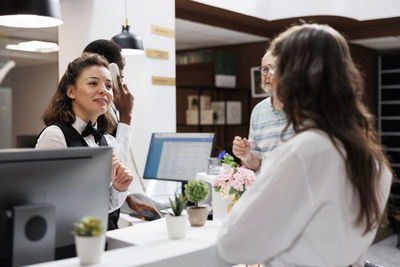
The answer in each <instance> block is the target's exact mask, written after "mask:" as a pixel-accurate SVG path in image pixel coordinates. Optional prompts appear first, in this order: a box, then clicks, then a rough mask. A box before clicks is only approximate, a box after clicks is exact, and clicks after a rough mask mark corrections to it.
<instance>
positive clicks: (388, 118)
mask: <svg viewBox="0 0 400 267" xmlns="http://www.w3.org/2000/svg"><path fill="white" fill-rule="evenodd" d="M379 120H381V121H383V120H387V121H391V120H400V116H384V117H380V118H379Z"/></svg>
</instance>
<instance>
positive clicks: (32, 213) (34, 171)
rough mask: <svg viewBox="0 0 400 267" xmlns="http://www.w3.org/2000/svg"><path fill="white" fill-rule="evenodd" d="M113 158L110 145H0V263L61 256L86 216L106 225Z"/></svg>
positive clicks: (15, 262) (34, 261)
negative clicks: (39, 147) (76, 225)
mask: <svg viewBox="0 0 400 267" xmlns="http://www.w3.org/2000/svg"><path fill="white" fill-rule="evenodd" d="M111 158H112V149H111V148H109V147H100V148H68V149H62V150H58V149H54V150H33V149H3V150H0V266H10V265H11V262H12V266H19V265H26V264H31V263H37V262H42V261H47V260H52V259H54V255H55V253H56V254H57V255H56V258H60V257H63V256H62V255H61V256H60V255H58V253H59V252H61V253H63V248H68V247H69V248H71V247H72V245H73V244H74V237H73V235H72V234H71V231H72V230H73V228H74V227H73V223H74V222H79V221H80V220H81V219H82V217H84V216H88V215H90V216H95V217H97V218H99V219H100V220H102V222H103V224H104V226H105V227H106V225H107V216H108V205H109V185H110V173H111ZM43 207H44V208H43ZM54 240H55V242H54ZM48 242H50V243H48ZM51 242H52V243H51ZM49 244H50V246H51V244H52V246H53V247H50V249H48V246H49ZM32 247H33V255H32V251H30V252H29V251H25V249H27V248H32ZM46 248H47V250H46ZM49 250H50V252H49ZM32 256H33V258H32Z"/></svg>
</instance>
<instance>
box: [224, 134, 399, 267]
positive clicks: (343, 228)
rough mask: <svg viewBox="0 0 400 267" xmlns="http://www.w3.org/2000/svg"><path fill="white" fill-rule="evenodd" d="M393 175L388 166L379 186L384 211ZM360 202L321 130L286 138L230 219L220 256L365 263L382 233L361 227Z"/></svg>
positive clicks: (276, 262)
mask: <svg viewBox="0 0 400 267" xmlns="http://www.w3.org/2000/svg"><path fill="white" fill-rule="evenodd" d="M391 179H392V175H391V174H390V172H389V170H388V169H387V168H386V167H385V168H384V170H383V171H382V174H381V177H380V180H379V188H378V192H379V195H380V206H381V209H382V210H383V208H384V206H385V204H386V201H387V198H388V195H389V191H390V185H391ZM358 210H359V200H358V198H357V195H356V193H355V192H354V191H353V189H352V186H351V184H350V182H349V180H348V178H347V175H346V171H345V165H344V161H343V159H342V157H341V156H340V154H339V152H338V151H337V150H336V148H335V147H334V146H333V144H332V142H331V141H330V139H329V138H328V136H327V135H326V134H325V133H323V132H322V131H318V130H308V131H305V132H303V133H300V134H298V135H296V136H295V137H293V138H292V139H290V140H288V141H287V142H285V143H284V144H282V145H281V146H280V147H279V148H277V149H276V150H275V151H274V152H272V153H271V154H270V155H269V157H268V159H266V160H265V162H264V163H263V167H262V169H261V171H260V175H259V176H258V177H257V180H256V182H255V183H254V184H253V186H252V187H251V188H249V190H247V191H246V192H245V193H244V194H243V195H242V197H241V198H240V199H239V201H237V202H236V203H235V205H234V207H233V209H232V210H231V212H230V213H229V214H228V216H227V217H226V218H225V220H224V223H223V226H222V228H221V231H220V235H219V238H218V243H217V247H218V251H219V254H220V256H221V257H222V258H223V259H225V260H226V261H228V262H231V263H248V264H251V263H263V264H264V265H265V266H285V267H290V266H348V265H350V264H354V263H357V262H362V261H363V256H364V255H365V253H366V250H367V248H368V246H369V245H370V244H371V243H372V241H373V238H374V236H375V234H376V229H375V230H374V231H371V232H368V233H367V234H365V235H363V232H364V228H363V227H356V226H355V225H354V223H353V222H354V221H355V219H356V217H357V215H358Z"/></svg>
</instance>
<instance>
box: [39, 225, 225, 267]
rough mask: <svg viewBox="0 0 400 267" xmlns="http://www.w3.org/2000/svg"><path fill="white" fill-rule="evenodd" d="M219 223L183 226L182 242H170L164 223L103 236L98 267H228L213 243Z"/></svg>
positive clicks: (58, 265)
mask: <svg viewBox="0 0 400 267" xmlns="http://www.w3.org/2000/svg"><path fill="white" fill-rule="evenodd" d="M220 224H221V222H220V221H207V222H206V224H205V226H203V227H191V226H190V225H189V224H188V225H187V234H186V238H184V239H181V240H170V239H168V235H167V227H166V222H165V219H164V218H163V219H159V220H155V221H152V222H148V223H140V224H135V225H134V226H130V227H126V228H123V229H119V230H114V231H109V232H107V234H106V235H107V242H108V247H109V249H111V250H109V251H106V252H104V253H103V257H102V261H101V263H99V264H96V265H91V266H98V267H108V266H109V267H111V266H112V267H118V266H121V267H122V266H146V267H150V266H152V267H158V266H159V267H161V266H191V267H196V266H198V267H203V266H210V267H212V266H215V267H217V266H218V267H224V266H231V265H230V264H228V263H226V262H224V261H223V260H222V259H220V258H219V256H218V253H217V249H216V246H215V244H216V239H217V233H218V228H219V226H220ZM34 266H36V267H38V266H40V267H50V266H55V267H76V266H80V265H79V259H78V258H71V259H66V260H59V261H54V262H48V263H42V264H37V265H34Z"/></svg>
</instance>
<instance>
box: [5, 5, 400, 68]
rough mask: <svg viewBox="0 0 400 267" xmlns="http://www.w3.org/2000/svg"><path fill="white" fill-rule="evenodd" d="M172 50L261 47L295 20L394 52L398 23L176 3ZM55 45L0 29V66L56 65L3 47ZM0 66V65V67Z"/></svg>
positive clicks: (42, 34)
mask: <svg viewBox="0 0 400 267" xmlns="http://www.w3.org/2000/svg"><path fill="white" fill-rule="evenodd" d="M176 17H177V18H176V24H175V31H176V50H188V49H197V48H206V47H215V46H226V45H233V44H240V43H250V42H263V41H268V40H270V39H271V38H273V37H274V36H275V35H276V34H277V33H279V32H281V31H282V30H283V29H285V28H286V27H287V26H289V25H291V24H293V23H298V22H299V21H312V22H317V23H326V24H329V25H331V26H333V27H334V28H336V29H338V30H339V31H340V32H342V33H344V34H345V35H346V37H347V38H348V39H349V40H350V41H351V42H353V43H356V44H359V45H363V46H366V47H369V48H373V49H376V50H393V49H400V18H399V17H397V18H389V19H381V20H373V21H356V20H353V19H349V18H344V17H334V16H314V17H304V18H290V19H283V20H274V21H266V20H262V19H259V18H255V17H251V16H247V15H243V14H240V13H235V12H232V11H227V10H224V9H220V8H216V7H212V6H207V5H203V4H199V3H196V2H193V1H188V0H176ZM32 39H35V40H40V41H51V42H57V39H58V32H57V28H56V27H53V28H42V29H20V28H11V27H2V26H0V62H5V61H7V60H9V59H10V58H12V59H13V60H15V61H16V63H17V66H21V65H22V66H24V65H32V64H44V63H49V62H57V59H58V57H57V53H56V52H55V53H48V54H39V53H30V52H12V51H10V50H6V49H5V46H6V44H8V43H17V42H19V41H25V40H32ZM0 64H1V63H0Z"/></svg>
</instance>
